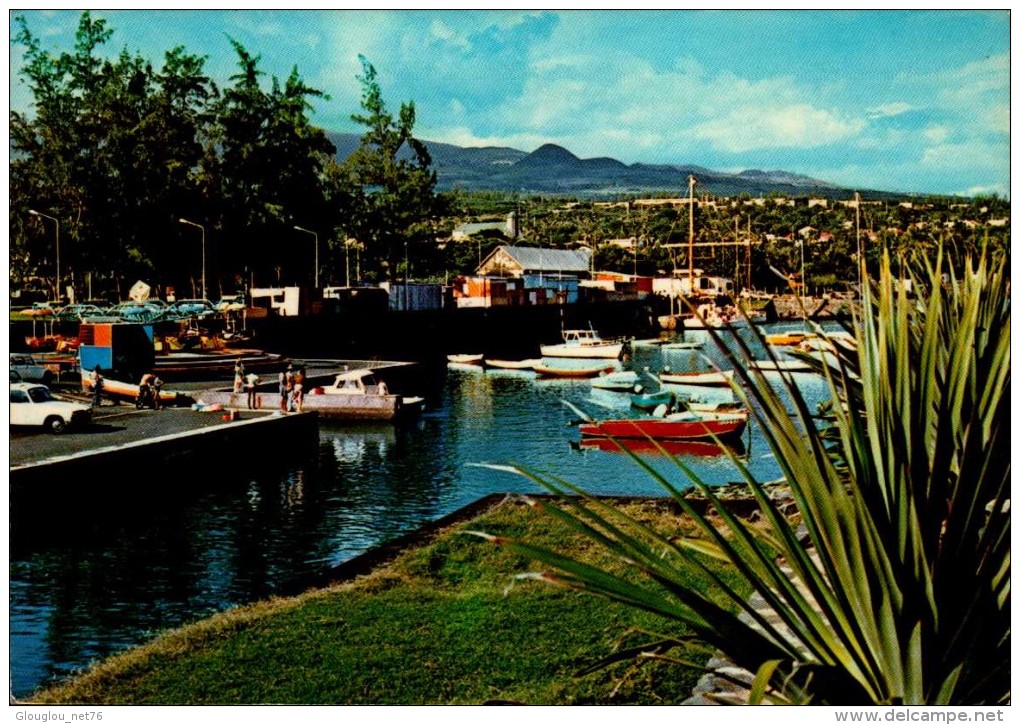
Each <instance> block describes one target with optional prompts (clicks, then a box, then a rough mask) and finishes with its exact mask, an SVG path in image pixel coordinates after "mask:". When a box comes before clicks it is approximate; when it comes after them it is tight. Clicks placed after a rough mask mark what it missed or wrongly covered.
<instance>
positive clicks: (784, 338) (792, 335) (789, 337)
mask: <svg viewBox="0 0 1020 725" xmlns="http://www.w3.org/2000/svg"><path fill="white" fill-rule="evenodd" d="M815 337H818V335H816V334H815V333H813V332H807V331H805V330H789V331H788V332H777V333H774V334H771V335H766V336H765V343H766V344H767V345H777V346H785V345H789V346H794V345H799V344H801V343H802V342H804V341H805V340H810V339H813V338H815Z"/></svg>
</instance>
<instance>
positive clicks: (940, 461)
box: [505, 255, 1011, 704]
mask: <svg viewBox="0 0 1020 725" xmlns="http://www.w3.org/2000/svg"><path fill="white" fill-rule="evenodd" d="M942 271H943V270H942V258H941V255H940V256H939V258H938V260H936V262H935V263H934V265H933V266H929V267H927V268H926V269H924V270H921V271H920V273H919V274H915V275H914V276H913V280H912V281H913V286H914V292H915V294H913V295H908V294H907V292H906V291H905V290H906V286H905V285H902V284H896V283H895V281H894V279H893V277H892V275H891V273H890V271H889V263H888V258H886V260H885V262H884V264H883V268H882V273H881V276H880V279H879V281H878V283H877V284H876V285H875V288H874V289H871V290H867V291H866V293H865V297H864V301H863V308H862V311H861V314H860V318H859V319H858V320H856V337H857V345H856V350H848V349H846V348H840V350H841V352H840V353H839V362H838V365H836V366H832V365H830V366H828V367H827V370H826V375H827V377H828V380H829V382H830V386H831V388H832V394H833V399H834V400H836V401H845V402H843V403H837V404H836V405H834V407H833V410H834V414H835V415H834V422H833V424H832V427H831V428H829V429H828V430H822V429H821V428H820V427H818V426H816V425H814V424H804V423H803V422H802V421H810V420H811V419H812V411H810V410H808V407H807V405H806V404H805V402H804V400H803V399H802V397H801V396H800V394H799V393H798V391H797V389H796V387H795V386H794V385H793V384H792V382H791V381H790V380H789V379H786V381H785V385H786V387H787V388H788V391H787V392H788V396H787V398H788V400H790V401H792V408H793V410H792V411H789V410H787V407H786V404H784V402H783V400H782V399H781V397H780V396H779V395H778V393H777V391H776V390H774V389H773V388H772V387H771V386H770V385H769V384H767V383H766V381H765V379H764V377H763V376H761V375H760V374H758V373H755V372H753V371H749V370H748V369H747V368H746V366H743V365H741V364H740V361H739V360H737V359H736V358H737V357H738V355H737V354H735V353H730V355H731V357H732V358H734V363H735V367H736V368H737V370H738V373H739V375H740V376H741V378H742V380H743V383H744V385H743V386H742V389H741V393H742V394H743V395H745V396H746V398H747V402H748V403H749V404H750V406H751V409H752V411H753V412H754V415H755V416H756V418H757V419H758V421H759V423H760V424H761V427H762V430H763V431H764V435H765V437H766V438H767V439H768V442H769V445H770V447H771V449H772V451H773V452H774V454H775V455H776V458H777V460H778V462H779V463H780V465H781V466H782V468H783V471H784V474H785V478H786V482H787V485H788V487H789V490H790V493H791V494H792V496H793V499H794V500H795V502H796V506H797V514H796V515H794V516H792V517H790V516H786V515H784V514H783V513H782V512H781V511H780V510H779V507H778V506H777V505H776V504H775V503H774V502H773V500H772V499H771V498H770V497H769V495H768V494H767V492H766V490H765V489H764V488H763V487H762V485H761V484H760V482H757V481H756V480H754V477H753V476H752V475H751V474H750V472H749V471H747V470H746V468H743V467H742V466H741V470H742V472H743V474H744V476H745V478H746V479H747V483H748V486H749V489H750V490H751V491H752V492H753V495H754V496H755V498H756V499H757V500H758V503H759V505H760V507H761V511H762V514H763V515H762V517H761V520H760V522H758V523H756V524H751V523H748V522H747V521H744V520H741V519H739V518H737V517H735V516H733V515H731V514H730V513H729V512H728V511H727V509H726V504H725V502H723V501H720V500H718V499H717V497H716V496H715V495H714V494H713V491H712V489H711V488H709V487H707V486H705V485H704V484H703V483H702V482H701V481H700V480H698V479H697V477H696V476H695V475H694V474H693V472H691V471H690V470H689V469H687V468H686V467H685V466H684V464H683V462H682V461H681V460H680V459H675V462H676V464H677V466H678V467H679V468H680V469H681V470H682V471H683V472H684V474H685V475H686V476H687V477H688V478H689V479H690V480H691V481H692V483H693V484H694V486H696V487H697V488H698V489H699V490H700V491H701V493H702V494H703V495H704V496H705V497H707V498H708V499H709V501H710V502H711V504H712V505H713V507H714V508H715V509H716V510H717V512H718V514H719V518H718V519H714V518H709V517H706V516H703V515H701V514H700V513H699V512H698V511H697V510H695V508H694V507H693V506H692V505H691V504H690V502H689V501H687V500H686V499H685V498H684V497H683V495H682V494H681V493H680V491H679V490H678V489H677V488H676V487H674V485H673V484H672V483H670V482H669V481H667V480H666V479H664V478H663V477H661V476H660V475H659V474H657V473H656V472H655V470H653V469H652V468H651V467H650V466H648V465H646V464H644V463H643V462H642V461H641V460H640V459H639V458H635V460H636V461H637V462H638V463H639V464H640V465H643V466H644V467H645V468H646V470H647V471H648V472H649V475H651V476H654V477H656V478H658V480H659V481H660V483H661V484H662V485H663V486H665V487H666V488H667V489H668V490H669V491H670V492H671V494H672V495H673V496H674V497H675V498H676V500H677V501H678V502H679V503H680V505H681V506H682V507H683V509H684V510H685V512H686V513H687V514H688V515H689V516H691V517H692V518H693V519H694V520H695V521H697V522H698V524H699V525H700V527H701V529H702V531H703V533H704V535H705V538H704V539H701V540H690V539H674V538H671V537H670V536H669V535H668V534H667V533H661V532H657V531H652V530H650V529H648V528H647V527H644V526H642V525H641V524H640V523H639V522H637V521H633V520H630V519H628V518H627V517H625V516H623V515H622V514H620V513H619V512H618V511H617V510H615V509H614V508H613V507H612V506H610V505H608V504H605V503H603V502H600V501H598V500H596V499H593V498H590V497H586V496H584V495H583V492H581V491H578V490H576V489H574V488H573V487H572V486H571V485H570V484H568V483H566V482H565V481H562V480H560V479H550V478H547V477H541V476H537V475H535V474H533V473H531V472H528V471H524V470H522V469H514V470H515V471H517V472H518V473H523V474H524V475H527V476H529V477H530V478H532V479H533V480H536V481H538V482H540V483H542V484H543V485H545V486H546V487H548V488H549V489H550V490H552V491H553V492H556V493H575V494H580V495H579V496H575V497H571V498H570V499H566V498H565V499H563V502H562V503H561V504H559V505H551V504H544V503H542V504H539V505H541V506H543V508H545V509H546V510H548V511H549V512H551V513H552V514H553V515H555V516H557V517H559V518H561V519H562V520H563V521H564V522H566V523H567V524H568V525H570V526H572V527H574V528H575V529H577V530H580V531H583V532H585V533H586V534H588V535H589V536H591V537H592V538H593V539H594V540H596V541H598V542H600V543H601V544H603V545H604V546H606V547H608V548H609V549H610V550H611V551H613V552H615V553H616V554H617V555H618V556H619V557H620V558H621V559H622V560H624V561H626V562H628V563H629V564H630V565H631V566H632V567H634V568H636V569H637V570H638V571H639V572H640V573H641V574H642V575H644V576H643V578H642V579H641V580H640V582H639V583H634V580H633V579H628V578H626V577H622V576H618V575H615V574H612V573H610V572H606V571H600V570H597V569H594V568H592V567H589V566H587V565H585V564H583V563H581V562H577V561H572V560H568V559H566V558H564V557H561V556H559V555H557V554H556V553H555V552H550V551H546V550H542V549H538V548H536V547H533V546H530V545H528V544H527V543H526V542H505V543H507V545H510V546H513V547H515V548H517V549H518V550H520V551H522V552H523V553H526V554H528V555H530V556H532V557H534V558H535V559H537V560H539V561H542V562H543V563H544V564H546V565H547V566H549V567H551V569H552V570H554V571H555V573H552V572H548V573H544V574H543V575H542V576H543V577H544V578H547V579H549V580H551V581H555V582H557V583H560V584H563V585H566V586H571V587H576V588H578V589H583V590H587V591H591V592H594V593H597V594H601V595H603V596H607V597H610V598H613V599H617V600H620V601H624V602H629V603H631V604H632V605H634V606H636V607H640V608H643V609H647V610H651V611H655V612H658V613H660V614H662V615H663V616H664V617H667V618H670V619H675V620H681V621H683V622H685V623H687V624H688V625H689V626H690V627H692V628H693V629H694V631H695V632H696V633H697V635H698V636H699V637H700V638H701V639H702V640H703V641H704V642H705V643H706V644H708V645H711V646H713V647H716V648H718V649H719V650H721V651H722V652H723V653H724V654H725V655H726V656H728V657H729V658H730V659H731V660H732V661H733V662H734V663H736V664H737V665H740V666H742V667H744V668H747V669H749V670H751V671H752V672H756V673H757V679H756V687H755V691H756V693H757V692H761V693H764V694H765V696H766V697H769V698H773V699H775V700H779V701H795V702H814V703H830V704H869V703H889V704H897V703H906V704H911V703H928V704H940V703H941V704H950V703H956V704H982V703H1001V702H1004V701H1006V700H1008V699H1009V696H1010V693H1009V676H1010V660H1009V645H1010V611H1009V604H1010V583H1009V582H1010V579H1009V538H1010V517H1009V507H1008V497H1009V482H1010V467H1011V464H1010V455H1009V387H1010V366H1009V361H1010V349H1009V339H1010V305H1009V296H1008V289H1009V279H1008V275H1007V272H1006V267H1005V261H1004V260H1003V261H1000V262H999V263H997V264H993V265H990V264H988V263H987V262H986V261H985V260H982V261H981V262H980V263H978V264H976V265H975V264H971V263H968V264H966V265H965V270H964V272H963V274H962V276H961V277H959V278H956V277H953V276H949V277H948V279H943V274H942ZM784 378H785V376H784ZM734 460H735V462H736V463H737V465H738V466H739V465H741V464H740V462H739V460H737V459H734ZM720 521H721V523H722V525H721V526H720V525H719V522H720ZM801 526H802V527H803V529H801V530H800V531H798V528H799V527H801ZM804 530H806V535H798V534H802V533H803V531H804ZM706 554H707V555H708V556H709V557H710V559H708V560H706V558H705V556H704V555H706ZM777 555H778V556H777ZM713 558H714V559H720V560H723V561H726V562H728V563H729V564H731V565H732V566H733V567H735V568H736V569H737V570H738V571H739V572H740V573H741V575H742V576H743V577H744V578H745V579H746V581H747V582H748V583H749V584H750V586H751V587H752V588H753V589H754V590H755V591H756V592H757V593H758V594H760V595H761V597H762V598H763V599H764V601H765V602H767V604H768V605H769V607H770V608H771V609H772V610H773V612H774V613H775V614H776V615H778V620H780V622H781V624H775V623H774V622H775V619H774V618H771V617H764V616H762V614H761V613H760V611H756V610H755V608H753V607H751V606H750V605H749V604H748V603H747V598H746V597H744V596H742V595H741V594H740V593H738V592H737V591H734V590H731V589H728V588H727V587H726V586H725V584H724V583H723V582H722V581H720V580H718V579H717V580H716V582H717V584H718V585H719V587H720V588H721V590H722V591H723V592H725V594H726V595H727V596H728V597H729V599H730V601H731V603H732V604H733V605H734V607H735V608H736V609H738V610H739V611H742V612H744V617H743V618H738V616H737V615H735V614H733V613H732V612H731V611H730V610H729V609H727V608H724V607H721V606H719V605H717V604H715V603H713V602H712V601H710V600H709V599H708V598H707V597H706V596H705V595H704V594H703V593H702V592H699V591H693V590H690V589H689V588H687V587H686V586H685V584H684V580H683V574H682V569H683V567H684V566H697V567H700V568H702V569H704V570H705V571H707V572H708V573H709V574H710V575H711V573H712V565H711V564H709V563H706V561H710V560H712V559H713ZM749 620H750V621H753V624H749V623H748V621H749ZM657 645H658V646H659V647H660V648H661V643H657ZM660 651H661V650H660Z"/></svg>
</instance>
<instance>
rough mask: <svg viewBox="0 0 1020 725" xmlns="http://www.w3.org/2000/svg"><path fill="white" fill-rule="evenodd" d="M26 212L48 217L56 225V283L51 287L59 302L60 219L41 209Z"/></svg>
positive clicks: (44, 217)
mask: <svg viewBox="0 0 1020 725" xmlns="http://www.w3.org/2000/svg"><path fill="white" fill-rule="evenodd" d="M28 213H29V214H31V215H32V216H37V217H42V218H43V219H49V220H50V221H51V222H53V223H54V224H55V225H56V228H57V280H56V284H54V285H53V289H54V291H55V292H56V301H57V302H59V301H60V298H61V295H60V220H59V219H57V218H56V217H53V216H50V215H49V214H43V213H42V212H41V211H36V210H35V209H29V210H28Z"/></svg>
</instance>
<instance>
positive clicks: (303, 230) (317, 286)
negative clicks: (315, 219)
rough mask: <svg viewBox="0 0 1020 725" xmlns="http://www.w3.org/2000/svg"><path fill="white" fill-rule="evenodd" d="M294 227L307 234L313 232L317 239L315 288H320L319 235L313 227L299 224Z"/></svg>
mask: <svg viewBox="0 0 1020 725" xmlns="http://www.w3.org/2000/svg"><path fill="white" fill-rule="evenodd" d="M294 229H295V230H296V231H299V232H304V233H305V234H311V235H312V237H313V238H314V240H315V289H319V235H318V234H316V233H315V232H313V231H312V230H311V229H305V228H304V227H299V226H297V225H295V226H294Z"/></svg>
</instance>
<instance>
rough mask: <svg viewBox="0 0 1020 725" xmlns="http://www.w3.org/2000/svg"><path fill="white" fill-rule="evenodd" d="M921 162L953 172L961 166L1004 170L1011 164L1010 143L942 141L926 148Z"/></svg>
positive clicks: (974, 140) (972, 140)
mask: <svg viewBox="0 0 1020 725" xmlns="http://www.w3.org/2000/svg"><path fill="white" fill-rule="evenodd" d="M921 163H922V164H924V165H925V166H929V167H932V168H937V169H945V170H947V171H950V172H953V171H955V170H957V169H960V168H967V169H987V170H995V171H999V172H1003V171H1005V170H1007V169H1008V166H1009V145H1008V144H1005V145H1003V144H998V143H988V142H985V141H982V140H980V139H971V140H968V141H964V142H961V143H941V144H937V145H935V146H930V147H928V148H927V149H925V150H924V154H923V155H922V156H921Z"/></svg>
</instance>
